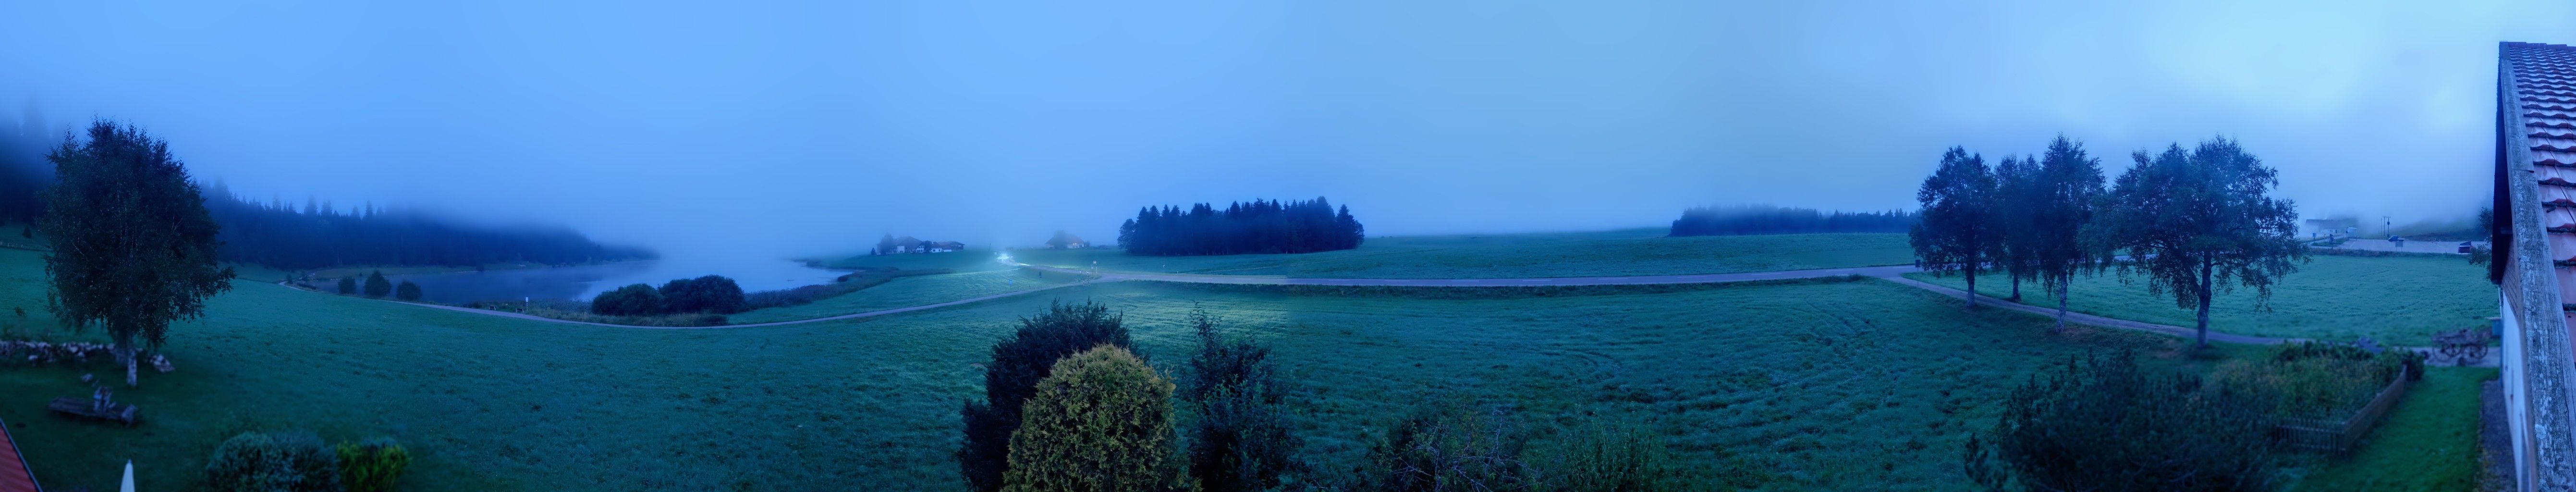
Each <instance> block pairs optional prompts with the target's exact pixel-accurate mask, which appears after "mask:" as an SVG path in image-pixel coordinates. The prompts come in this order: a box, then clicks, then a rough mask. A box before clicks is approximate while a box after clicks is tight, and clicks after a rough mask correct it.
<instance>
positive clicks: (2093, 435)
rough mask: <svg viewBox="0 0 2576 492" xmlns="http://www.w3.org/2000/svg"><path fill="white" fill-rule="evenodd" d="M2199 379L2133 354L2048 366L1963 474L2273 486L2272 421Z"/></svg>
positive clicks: (1997, 479) (2061, 485)
mask: <svg viewBox="0 0 2576 492" xmlns="http://www.w3.org/2000/svg"><path fill="white" fill-rule="evenodd" d="M2245 400H2246V398H2245V397H2244V396H2243V395H2239V394H2235V393H2231V392H2228V391H2224V389H2223V388H2220V389H2219V390H2212V389H2210V388H2203V387H2202V385H2201V382H2200V380H2199V379H2198V378H2195V377H2191V376H2185V375H2149V374H2147V373H2146V372H2145V371H2142V370H2140V369H2139V368H2138V364H2137V358H2136V356H2135V355H2133V354H2130V353H2128V352H2121V353H2118V354H2115V355H2102V354H2093V355H2088V356H2085V357H2083V358H2069V359H2068V360H2066V361H2065V362H2062V363H2054V364H2050V365H2049V366H2048V367H2046V368H2044V369H2042V370H2041V371H2040V372H2039V373H2038V374H2034V375H2032V376H2031V378H2030V380H2029V381H2028V382H2026V383H2023V384H2022V385H2021V386H2020V387H2017V388H2014V389H2013V391H2012V393H2011V394H2010V395H2009V396H2007V397H2005V399H2004V401H2003V409H2002V411H2001V412H2000V413H1999V414H1998V415H1997V416H1996V418H1995V419H1996V422H1995V426H1994V427H1993V428H1992V429H1989V430H1987V431H1986V432H1984V433H1982V434H1981V435H1975V436H1971V438H1970V439H1969V441H1968V445H1967V454H1966V459H1965V462H1966V463H1965V469H1966V472H1967V475H1968V477H1970V478H1971V479H1973V480H1975V481H1977V482H1979V483H1980V484H1982V485H1985V486H1987V487H1989V488H1994V489H2002V488H2004V487H2005V486H2007V485H2009V484H2012V483H2018V484H2020V485H2021V487H2022V488H2024V489H2027V490H2095V491H2106V492H2108V491H2124V490H2137V491H2191V490H2264V489H2268V488H2270V487H2271V485H2272V483H2271V480H2272V478H2273V469H2274V467H2276V466H2277V465H2278V463H2279V462H2278V461H2277V460H2276V459H2275V455H2274V451H2275V443H2274V442H2273V439H2272V435H2271V430H2272V425H2273V422H2274V421H2273V420H2272V419H2271V418H2270V417H2268V416H2267V415H2266V414H2265V413H2263V412H2262V411H2260V410H2258V409H2257V408H2256V405H2255V404H2252V403H2249V402H2247V401H2245Z"/></svg>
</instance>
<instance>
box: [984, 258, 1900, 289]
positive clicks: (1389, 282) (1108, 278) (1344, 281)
mask: <svg viewBox="0 0 2576 492" xmlns="http://www.w3.org/2000/svg"><path fill="white" fill-rule="evenodd" d="M1012 265H1013V266H1018V267H1021V268H1028V269H1032V270H1041V271H1048V272H1057V273H1071V274H1079V275H1098V276H1099V277H1100V279H1099V280H1100V281H1103V282H1115V281H1121V280H1147V281H1154V282H1180V283H1192V284H1238V285H1359V286H1388V287H1570V286H1584V285H1655V284H1714V283H1726V282H1745V281H1753V280H1783V279H1795V278H1817V277H1838V276H1843V275H1863V276H1870V277H1894V276H1898V275H1903V274H1906V273H1912V272H1914V271H1916V269H1915V268H1914V266H1913V265H1891V266H1875V267H1853V268H1818V269H1813V270H1783V271H1777V272H1745V273H1710V274H1699V275H1628V276H1619V277H1537V278H1439V279H1428V278H1298V277H1283V276H1276V275H1207V274H1190V273H1139V272H1118V271H1097V272H1095V271H1091V270H1083V269H1076V268H1060V267H1051V266H1044V265H1031V264H1027V263H1012Z"/></svg>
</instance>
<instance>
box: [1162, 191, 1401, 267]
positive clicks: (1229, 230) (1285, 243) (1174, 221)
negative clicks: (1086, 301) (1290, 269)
mask: <svg viewBox="0 0 2576 492" xmlns="http://www.w3.org/2000/svg"><path fill="white" fill-rule="evenodd" d="M1366 236H1367V233H1366V230H1365V229H1364V228H1363V227H1362V226H1361V225H1360V221H1359V219H1358V218H1354V217H1352V216H1351V208H1350V207H1348V206H1344V207H1342V208H1341V210H1340V211H1339V212H1336V211H1335V210H1334V209H1333V205H1332V203H1329V202H1326V201H1324V198H1323V197H1315V199H1314V200H1309V201H1300V202H1287V203H1281V202H1278V201H1263V200H1253V201H1252V202H1251V203H1233V204H1228V205H1226V207H1225V208H1224V209H1222V210H1220V209H1217V208H1216V207H1214V206H1210V205H1208V204H1205V203H1201V204H1196V205H1191V206H1190V208H1188V209H1181V208H1179V207H1161V208H1156V207H1145V208H1143V209H1139V210H1137V211H1136V218H1133V219H1128V220H1127V222H1126V223H1125V224H1122V225H1119V226H1118V245H1119V246H1120V247H1124V248H1127V254H1132V255H1148V256H1196V255H1235V254H1276V253H1312V252H1317V251H1333V250H1343V249H1351V248H1357V247H1360V242H1361V241H1362V240H1364V239H1366Z"/></svg>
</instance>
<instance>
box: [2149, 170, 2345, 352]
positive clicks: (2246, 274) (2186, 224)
mask: <svg viewBox="0 0 2576 492" xmlns="http://www.w3.org/2000/svg"><path fill="white" fill-rule="evenodd" d="M2130 158H2131V159H2134V160H2136V161H2137V165H2136V166H2135V167H2131V168H2129V170H2128V171H2127V172H2123V173H2121V174H2120V179H2119V180H2118V181H2116V182H2114V183H2113V185H2112V187H2111V191H2110V193H2109V194H2108V195H2107V198H2106V203H2105V204H2104V205H2103V206H2102V207H2101V210H2100V211H2101V214H2100V215H2099V216H2098V219H2099V220H2100V221H2101V227H2102V229H2101V230H2100V236H2099V237H2101V238H2103V240H2105V241H2107V245H2108V246H2109V247H2110V248H2113V249H2117V250H2126V251H2128V252H2129V254H2130V256H2131V257H2132V258H2133V259H2132V260H2131V261H2128V262H2123V263H2120V264H2119V268H2120V271H2121V273H2122V275H2121V280H2123V281H2128V280H2129V279H2130V277H2129V276H2128V274H2130V273H2136V274H2140V275H2141V276H2143V277H2144V278H2145V279H2146V281H2147V291H2148V292H2150V293H2153V294H2156V295H2172V296H2173V298H2174V305H2175V306H2177V307H2181V308H2183V309H2194V310H2197V311H2198V321H2197V327H2196V328H2197V330H2198V332H2199V334H2198V337H2197V338H2198V341H2197V343H2198V345H2200V346H2204V347H2205V346H2208V345H2209V302H2210V297H2211V296H2212V295H2213V294H2214V293H2217V292H2226V291H2233V290H2235V289H2237V288H2240V287H2241V288H2251V289H2254V292H2255V298H2254V305H2255V307H2256V308H2257V309H2268V308H2269V307H2270V301H2271V297H2272V284H2274V283H2276V282H2278V281H2279V280H2280V279H2281V277H2282V276H2284V275H2288V274H2290V273H2291V272H2294V271H2297V270H2298V264H2299V263H2303V262H2305V261H2307V258H2308V251H2307V247H2306V246H2305V245H2303V244H2301V243H2300V242H2299V239H2298V236H2297V234H2298V219H2299V213H2298V208H2297V205H2296V204H2295V203H2292V202H2291V201H2290V200H2288V199H2283V198H2273V197H2271V196H2270V192H2271V190H2272V188H2273V187H2275V186H2279V185H2280V180H2279V178H2278V177H2277V172H2275V171H2273V170H2272V168H2270V167H2266V166H2264V165H2263V161H2262V160H2261V159H2257V158H2255V157H2254V155H2253V154H2251V153H2247V152H2246V151H2245V149H2244V147H2242V146H2240V145H2238V144H2237V143H2236V141H2234V140H2230V139H2227V138H2223V137H2222V138H2213V139H2210V140H2208V141H2204V142H2201V143H2200V145H2199V146H2197V147H2194V148H2192V149H2189V150H2185V149H2183V147H2182V145H2181V144H2174V145H2170V146H2167V147H2166V148H2165V150H2164V151H2163V152H2159V153H2152V154H2151V153H2148V152H2147V151H2143V150H2142V151H2138V152H2136V153H2134V154H2131V155H2130Z"/></svg>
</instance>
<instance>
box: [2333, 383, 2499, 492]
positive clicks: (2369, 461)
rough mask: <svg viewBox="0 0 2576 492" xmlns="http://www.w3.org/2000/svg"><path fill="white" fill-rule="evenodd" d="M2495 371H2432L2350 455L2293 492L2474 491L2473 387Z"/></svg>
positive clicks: (2475, 392) (2475, 393)
mask: <svg viewBox="0 0 2576 492" xmlns="http://www.w3.org/2000/svg"><path fill="white" fill-rule="evenodd" d="M2495 378H2496V370H2495V369H2494V368H2477V367H2467V368H2461V367H2434V368H2427V370H2426V371H2424V380H2422V381H2417V382H2416V384H2415V387H2414V389H2412V390H2409V391H2408V392H2407V393H2406V399H2405V400H2402V401H2399V402H2398V403H2397V408H2395V409H2392V410H2390V411H2389V413H2388V418H2387V419H2386V420H2381V421H2380V422H2379V427H2378V428H2375V429H2371V431H2370V435H2369V436H2367V437H2365V438H2364V439H2365V440H2364V441H2362V445H2361V447H2360V448H2358V449H2354V450H2353V451H2352V454H2350V455H2348V456H2345V457H2343V458H2340V459H2335V460H2331V461H2328V462H2327V463H2325V464H2323V465H2322V466H2319V467H2318V468H2317V472H2316V473H2315V474H2313V475H2310V476H2308V477H2307V478H2305V479H2303V480H2300V482H2299V484H2298V487H2297V490H2313V491H2319V492H2325V491H2345V490H2373V491H2405V492H2434V491H2460V490H2477V488H2476V487H2477V485H2478V474H2479V473H2481V470H2479V468H2478V385H2479V383H2480V382H2482V381H2486V380H2490V379H2495Z"/></svg>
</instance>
